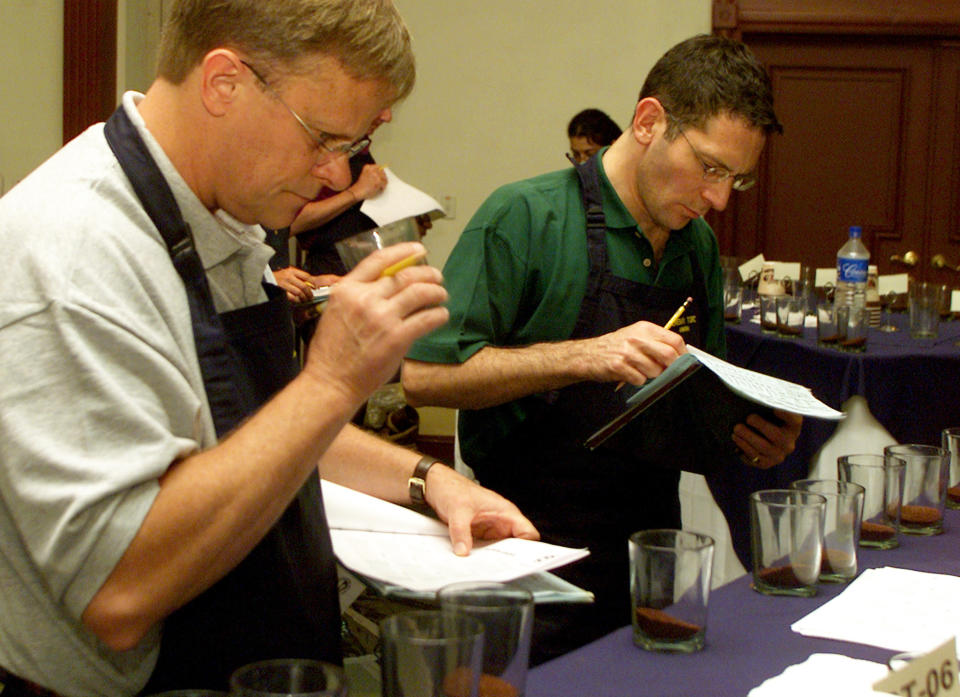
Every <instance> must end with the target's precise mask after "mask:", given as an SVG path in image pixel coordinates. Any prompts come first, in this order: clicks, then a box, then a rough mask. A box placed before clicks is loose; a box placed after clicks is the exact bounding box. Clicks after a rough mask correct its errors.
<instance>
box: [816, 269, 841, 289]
mask: <svg viewBox="0 0 960 697" xmlns="http://www.w3.org/2000/svg"><path fill="white" fill-rule="evenodd" d="M828 283H829V284H830V285H831V286H835V285H837V269H836V267H833V268H827V269H817V272H816V274H814V279H813V285H815V286H816V287H817V288H823V287H824V286H825V285H827V284H828Z"/></svg>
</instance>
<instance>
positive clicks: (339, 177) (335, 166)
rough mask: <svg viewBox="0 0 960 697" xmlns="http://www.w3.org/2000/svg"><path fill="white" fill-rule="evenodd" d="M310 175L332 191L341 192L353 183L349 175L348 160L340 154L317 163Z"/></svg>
mask: <svg viewBox="0 0 960 697" xmlns="http://www.w3.org/2000/svg"><path fill="white" fill-rule="evenodd" d="M312 173H313V176H315V177H317V178H318V179H322V180H323V183H324V185H325V186H327V187H329V188H331V189H333V190H334V191H343V190H344V189H346V188H347V187H348V186H350V185H351V184H352V183H353V177H351V175H350V158H348V157H347V156H346V155H342V154H338V155H334V156H333V157H330V158H327V159H326V160H324V161H323V162H318V163H317V164H316V165H314V167H313V170H312Z"/></svg>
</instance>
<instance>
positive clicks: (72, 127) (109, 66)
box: [63, 0, 117, 143]
mask: <svg viewBox="0 0 960 697" xmlns="http://www.w3.org/2000/svg"><path fill="white" fill-rule="evenodd" d="M116 101H117V0H66V1H65V2H64V4H63V142H64V143H66V142H67V141H68V140H70V139H72V138H73V137H74V136H76V135H77V134H78V133H80V132H81V131H83V130H84V129H85V128H86V127H87V126H89V125H90V124H92V123H96V122H97V121H104V120H106V118H107V117H109V116H110V114H111V113H112V112H113V110H114V108H115V107H116Z"/></svg>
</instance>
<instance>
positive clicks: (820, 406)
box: [687, 344, 846, 421]
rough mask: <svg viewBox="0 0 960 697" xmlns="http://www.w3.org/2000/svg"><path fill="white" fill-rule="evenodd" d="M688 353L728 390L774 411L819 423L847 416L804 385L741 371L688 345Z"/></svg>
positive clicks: (743, 369)
mask: <svg viewBox="0 0 960 697" xmlns="http://www.w3.org/2000/svg"><path fill="white" fill-rule="evenodd" d="M687 351H689V352H690V353H692V354H694V355H695V356H696V357H697V359H699V361H700V362H701V363H703V365H704V366H705V367H706V368H709V369H710V370H712V371H713V372H714V373H716V374H717V376H718V377H719V378H720V379H721V380H723V381H724V382H725V383H726V384H727V386H728V387H729V388H730V389H732V390H733V391H734V392H736V393H738V394H740V395H742V396H744V397H746V398H747V399H752V400H755V401H757V402H760V403H762V404H766V405H767V406H769V407H773V408H775V409H783V410H785V411H789V412H793V413H794V414H802V415H804V416H812V417H815V418H818V419H831V420H835V421H836V420H840V419H843V418H845V416H846V415H845V414H844V413H843V412H842V411H837V410H836V409H832V408H831V407H829V406H827V405H826V404H824V403H823V402H821V401H820V400H819V399H817V398H816V397H814V396H813V393H812V392H810V390H809V389H807V388H806V387H804V386H803V385H798V384H796V383H794V382H790V381H788V380H781V379H780V378H775V377H773V376H771V375H764V374H763V373H757V372H754V371H752V370H747V369H745V368H740V367H739V366H735V365H733V364H732V363H727V362H726V361H724V360H721V359H719V358H717V357H716V356H712V355H710V354H709V353H707V352H706V351H701V350H700V349H698V348H697V347H696V346H691V345H690V344H687Z"/></svg>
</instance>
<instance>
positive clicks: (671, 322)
mask: <svg viewBox="0 0 960 697" xmlns="http://www.w3.org/2000/svg"><path fill="white" fill-rule="evenodd" d="M692 302H693V298H689V297H688V298H687V299H686V300H684V301H683V305H681V306H680V307H678V308H677V311H676V312H674V313H673V317H671V318H670V319H668V320H667V323H666V324H665V325H663V328H664V329H670V328H671V327H672V326H673V325H674V324H676V323H677V320H678V319H680V315H682V314H683V313H684V312H685V311H686V309H687V308H688V307H689V306H690V303H692ZM626 384H627V383H625V382H621V383H619V384H618V385H617V387H616V388H615V389H614V392H617V391H619V390H620V388H621V387H623V386H624V385H626Z"/></svg>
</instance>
